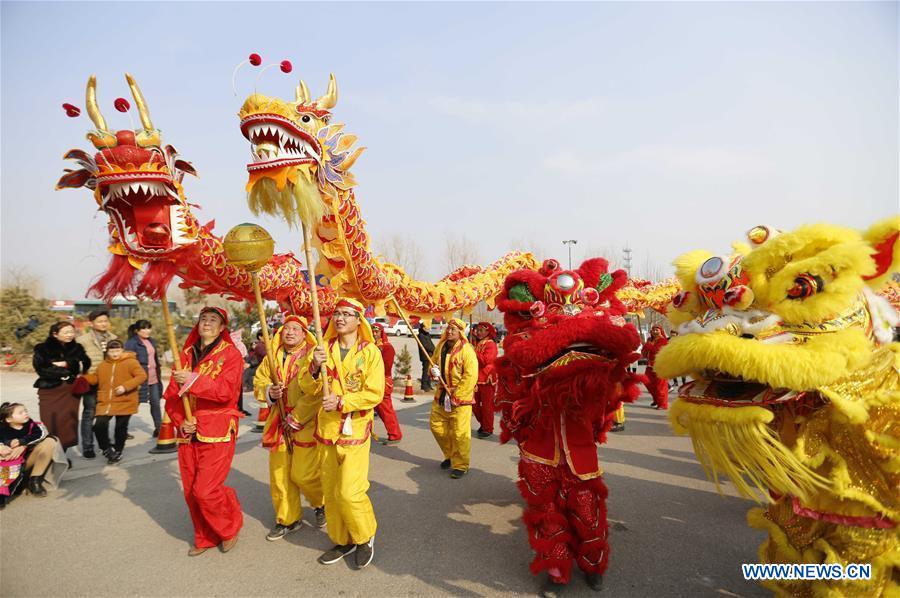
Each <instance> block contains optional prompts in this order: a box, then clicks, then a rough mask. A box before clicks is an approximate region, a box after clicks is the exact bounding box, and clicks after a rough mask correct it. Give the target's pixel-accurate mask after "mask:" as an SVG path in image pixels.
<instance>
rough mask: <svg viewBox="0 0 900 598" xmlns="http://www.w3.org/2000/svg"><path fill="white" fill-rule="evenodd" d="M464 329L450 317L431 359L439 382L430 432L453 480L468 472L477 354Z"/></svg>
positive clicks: (443, 466) (442, 467)
mask: <svg viewBox="0 0 900 598" xmlns="http://www.w3.org/2000/svg"><path fill="white" fill-rule="evenodd" d="M465 330H466V323H465V322H463V321H462V320H460V319H458V318H454V319H452V320H450V322H448V323H447V329H446V330H444V334H443V336H441V340H440V342H439V343H438V346H437V347H435V349H434V355H433V356H432V358H431V361H432V363H433V364H434V365H433V366H432V368H431V377H432V379H434V380H436V381H437V382H438V385H437V389H436V390H435V392H434V404H433V405H432V407H431V433H432V434H434V439H435V440H437V443H438V446H439V447H441V452H442V453H443V454H444V460H443V461H442V462H441V469H450V477H451V478H453V479H459V478H461V477H463V476H464V475H466V473H467V472H468V471H469V452H470V447H471V444H472V405H474V404H475V398H474V395H475V384H476V383H477V382H478V357H477V356H476V355H475V350H474V349H473V348H472V345H470V344H469V341H468V340H467V339H466V335H465ZM445 383H446V386H445V385H444V384H445Z"/></svg>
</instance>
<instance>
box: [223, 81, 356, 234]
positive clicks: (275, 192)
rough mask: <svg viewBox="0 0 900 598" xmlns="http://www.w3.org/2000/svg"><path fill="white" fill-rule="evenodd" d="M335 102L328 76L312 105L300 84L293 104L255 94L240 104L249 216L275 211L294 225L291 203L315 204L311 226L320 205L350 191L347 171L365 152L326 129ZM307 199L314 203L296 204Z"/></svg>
mask: <svg viewBox="0 0 900 598" xmlns="http://www.w3.org/2000/svg"><path fill="white" fill-rule="evenodd" d="M337 99H338V91H337V82H336V81H335V78H334V75H331V77H330V80H329V83H328V90H327V91H326V93H325V95H323V96H321V97H319V98H317V99H312V96H311V95H310V93H309V89H308V88H307V86H306V83H304V82H303V81H300V84H299V85H297V89H296V95H295V98H294V101H293V102H286V101H283V100H281V99H278V98H271V97H268V96H264V95H262V94H257V93H254V94H252V95H250V96H249V97H248V98H247V99H246V100H245V101H244V104H243V106H242V107H241V110H240V112H239V113H238V116H239V118H240V127H241V132H242V133H243V135H244V137H246V139H247V140H248V141H249V142H250V143H251V145H252V154H253V161H252V162H250V163H249V164H247V171H248V172H249V173H250V176H249V179H248V181H247V193H248V195H249V205H250V208H251V210H253V211H254V212H255V213H258V212H260V211H263V212H269V213H273V212H276V211H280V212H281V213H283V214H284V215H285V216H286V217H287V218H288V221H289V222H290V223H292V224H295V222H293V219H292V213H293V210H291V209H290V208H289V206H292V205H294V202H295V200H296V202H297V203H298V204H301V203H306V204H310V203H312V204H317V205H318V206H319V211H318V212H317V213H315V214H314V216H313V218H312V219H311V220H316V219H317V218H316V216H320V215H321V213H322V212H324V208H325V207H326V206H327V205H330V203H327V204H324V205H323V201H324V202H329V201H330V200H331V199H333V198H334V197H336V196H337V195H338V193H339V192H340V191H347V190H349V189H351V188H352V187H353V186H354V185H356V181H355V179H354V178H353V175H352V173H350V168H351V167H352V166H353V164H354V163H355V162H356V159H357V158H358V157H359V155H360V154H361V153H362V152H363V150H364V149H365V148H362V147H360V148H356V149H353V147H352V146H353V144H354V143H355V142H356V136H355V135H349V134H346V133H344V132H343V128H344V125H342V124H331V109H332V108H334V106H335V105H336V104H337ZM320 195H322V196H323V197H321V198H320V197H319V196H320ZM310 196H312V197H315V199H317V200H318V201H315V202H308V201H307V202H303V201H302V198H305V199H308V198H309V197H310ZM279 207H280V208H282V209H281V210H277V209H276V208H279Z"/></svg>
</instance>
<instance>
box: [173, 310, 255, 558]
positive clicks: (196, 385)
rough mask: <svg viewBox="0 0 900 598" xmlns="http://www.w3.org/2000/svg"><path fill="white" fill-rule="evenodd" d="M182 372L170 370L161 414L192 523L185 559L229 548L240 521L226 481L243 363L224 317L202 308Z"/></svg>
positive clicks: (237, 505)
mask: <svg viewBox="0 0 900 598" xmlns="http://www.w3.org/2000/svg"><path fill="white" fill-rule="evenodd" d="M181 364H182V367H183V368H184V369H181V370H176V371H173V372H172V379H171V380H170V381H169V386H168V387H167V388H166V392H165V394H164V397H165V399H166V413H168V414H169V417H170V418H171V419H172V423H173V424H175V429H176V430H177V437H176V441H177V442H178V443H179V446H178V468H179V469H180V471H181V484H182V486H183V487H184V500H185V502H187V505H188V509H189V510H190V513H191V520H192V521H193V523H194V546H193V547H192V548H191V549H190V550H189V551H188V556H197V555H200V554H203V553H204V552H206V551H207V550H209V549H210V548H212V547H214V546H216V545H218V544H220V543H221V545H222V552H228V551H229V550H231V549H232V548H234V546H235V544H237V540H238V532H239V531H240V530H241V526H242V525H243V522H244V517H243V514H242V513H241V504H240V503H239V502H238V499H237V494H236V493H235V491H234V489H233V488H229V487H227V486H225V478H226V477H228V472H229V470H230V469H231V461H232V459H233V458H234V445H235V439H236V438H237V429H238V418H240V417H241V413H240V411H238V409H237V396H238V392H239V389H240V386H241V373H242V372H243V370H244V360H243V359H242V358H241V354H240V352H239V351H238V350H237V348H235V346H234V344H232V342H231V335H230V334H229V333H228V314H227V313H226V312H225V310H223V309H221V308H218V307H204V308H203V309H202V310H201V311H200V321H199V322H198V323H197V325H196V326H194V329H193V330H191V333H190V334H189V335H188V338H187V342H185V344H184V348H183V349H182V350H181ZM185 394H187V396H188V400H189V402H190V405H191V412H192V415H193V418H194V419H193V421H188V420H187V418H186V414H185V411H184V401H183V398H182V395H185Z"/></svg>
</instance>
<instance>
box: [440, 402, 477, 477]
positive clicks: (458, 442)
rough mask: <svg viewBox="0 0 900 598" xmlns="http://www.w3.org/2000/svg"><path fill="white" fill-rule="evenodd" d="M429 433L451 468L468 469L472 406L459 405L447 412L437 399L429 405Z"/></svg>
mask: <svg viewBox="0 0 900 598" xmlns="http://www.w3.org/2000/svg"><path fill="white" fill-rule="evenodd" d="M431 433H432V434H433V435H434V439H435V440H437V443H438V446H439V447H441V452H442V453H444V459H450V467H451V468H452V469H460V470H462V471H469V454H470V452H471V447H472V406H471V405H460V406H459V407H454V408H453V410H452V411H450V412H449V413H448V412H446V411H444V408H443V407H442V406H441V404H440V403H439V402H437V401H435V402H433V403H432V405H431Z"/></svg>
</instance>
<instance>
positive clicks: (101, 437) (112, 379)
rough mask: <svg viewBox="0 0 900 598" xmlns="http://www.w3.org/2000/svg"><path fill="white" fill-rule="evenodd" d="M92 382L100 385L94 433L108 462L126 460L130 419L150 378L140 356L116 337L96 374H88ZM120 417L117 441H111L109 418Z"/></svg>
mask: <svg viewBox="0 0 900 598" xmlns="http://www.w3.org/2000/svg"><path fill="white" fill-rule="evenodd" d="M84 377H85V379H86V380H87V381H88V382H89V383H90V384H91V386H96V387H97V407H96V410H95V411H94V427H93V431H94V436H96V437H97V445H98V446H99V447H100V450H101V451H102V453H103V456H104V457H106V460H107V462H108V463H118V462H119V461H121V460H122V451H123V450H124V449H125V440H126V438H127V437H128V420H130V419H131V416H132V415H134V414H135V413H137V410H138V389H139V388H140V387H141V384H143V383H144V380H146V379H147V372H145V371H144V368H142V367H141V364H140V363H139V362H138V360H137V356H136V355H135V354H134V353H132V352H131V351H125V350H124V349H123V345H122V341H120V340H117V339H113V340H111V341H109V342H108V343H107V344H106V353H105V354H104V355H103V361H102V362H100V365H98V366H97V370H96V371H95V372H94V373H93V374H85V376H84ZM113 417H115V418H116V431H115V436H114V438H115V444H113V445H112V446H110V444H109V420H111V419H112V418H113Z"/></svg>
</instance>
